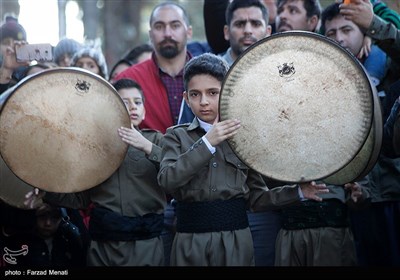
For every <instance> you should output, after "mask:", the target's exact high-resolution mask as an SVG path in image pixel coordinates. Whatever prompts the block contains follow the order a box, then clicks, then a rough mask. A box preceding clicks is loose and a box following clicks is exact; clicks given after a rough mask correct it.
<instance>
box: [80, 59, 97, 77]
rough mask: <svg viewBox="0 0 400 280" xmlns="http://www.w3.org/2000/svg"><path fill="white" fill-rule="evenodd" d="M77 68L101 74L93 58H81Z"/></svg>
mask: <svg viewBox="0 0 400 280" xmlns="http://www.w3.org/2000/svg"><path fill="white" fill-rule="evenodd" d="M75 66H76V67H79V68H83V69H86V70H88V71H90V72H92V73H95V74H97V75H99V74H100V68H99V66H98V65H97V63H96V61H95V60H94V59H93V58H91V57H88V56H83V57H81V58H79V59H78V60H77V61H76V63H75Z"/></svg>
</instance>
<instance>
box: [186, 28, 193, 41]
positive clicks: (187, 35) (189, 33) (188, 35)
mask: <svg viewBox="0 0 400 280" xmlns="http://www.w3.org/2000/svg"><path fill="white" fill-rule="evenodd" d="M186 37H187V38H188V39H189V40H190V39H192V37H193V28H192V26H191V25H189V26H188V29H187V31H186Z"/></svg>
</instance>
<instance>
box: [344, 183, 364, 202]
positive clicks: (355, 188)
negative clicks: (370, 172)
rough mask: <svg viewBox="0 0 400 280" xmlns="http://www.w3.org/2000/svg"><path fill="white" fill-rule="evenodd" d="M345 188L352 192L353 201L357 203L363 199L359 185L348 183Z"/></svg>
mask: <svg viewBox="0 0 400 280" xmlns="http://www.w3.org/2000/svg"><path fill="white" fill-rule="evenodd" d="M344 188H345V189H346V190H350V191H351V199H352V200H353V201H354V202H357V201H358V199H359V198H360V197H362V190H361V186H360V185H359V184H358V183H347V184H346V185H344Z"/></svg>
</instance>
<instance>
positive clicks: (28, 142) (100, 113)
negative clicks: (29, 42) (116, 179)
mask: <svg viewBox="0 0 400 280" xmlns="http://www.w3.org/2000/svg"><path fill="white" fill-rule="evenodd" d="M0 105H1V111H0V152H1V156H2V158H3V160H4V162H5V163H6V164H7V166H8V167H9V168H10V170H12V172H13V173H14V174H15V175H16V176H17V177H18V178H19V179H21V180H23V181H24V182H26V183H27V184H29V185H31V186H33V187H37V188H40V189H42V190H45V191H50V192H59V193H69V192H77V191H83V190H86V189H89V188H91V187H94V186H96V185H98V184H100V183H102V182H103V181H104V180H106V179H107V178H108V177H109V176H111V174H112V173H114V172H115V171H116V170H117V168H118V167H119V166H120V164H121V163H122V161H123V159H124V157H125V155H126V152H127V148H128V146H127V144H125V143H124V142H122V140H121V139H120V137H119V135H118V128H119V127H121V126H125V127H130V119H129V114H128V112H127V110H126V108H125V105H124V103H123V101H122V100H121V98H120V97H119V95H118V93H117V91H116V90H115V89H114V88H113V87H112V85H111V84H109V83H108V82H107V81H105V80H104V79H102V78H100V77H99V76H97V75H94V74H92V73H90V72H88V71H85V70H83V69H78V68H56V69H50V70H46V71H43V72H40V73H38V74H35V75H33V76H31V77H28V78H26V79H24V80H23V81H21V82H20V83H19V84H17V85H16V86H15V87H14V88H13V90H12V92H9V93H8V96H6V97H3V99H2V101H1V103H0ZM2 176H3V175H2ZM2 184H3V180H2Z"/></svg>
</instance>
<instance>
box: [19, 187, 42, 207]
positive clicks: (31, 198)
mask: <svg viewBox="0 0 400 280" xmlns="http://www.w3.org/2000/svg"><path fill="white" fill-rule="evenodd" d="M45 194H46V192H45V191H41V190H39V189H38V188H34V189H33V190H32V191H30V192H28V193H27V194H26V195H25V201H24V205H25V206H27V207H28V208H31V209H34V208H37V207H38V206H40V205H41V204H42V203H43V200H42V198H43V197H44V195H45Z"/></svg>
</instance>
